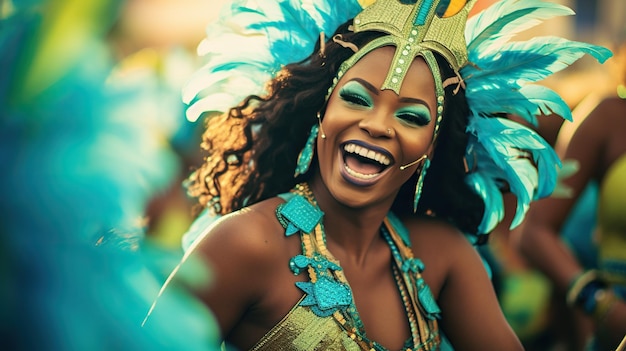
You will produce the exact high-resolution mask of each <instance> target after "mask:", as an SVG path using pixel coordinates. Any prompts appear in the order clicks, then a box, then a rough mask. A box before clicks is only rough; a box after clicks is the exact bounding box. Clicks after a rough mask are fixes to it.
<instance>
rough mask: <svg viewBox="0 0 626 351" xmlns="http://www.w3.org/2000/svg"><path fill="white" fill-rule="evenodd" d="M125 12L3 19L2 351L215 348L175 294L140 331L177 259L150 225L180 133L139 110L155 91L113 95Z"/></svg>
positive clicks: (213, 332) (82, 8)
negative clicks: (112, 34) (116, 36)
mask: <svg viewBox="0 0 626 351" xmlns="http://www.w3.org/2000/svg"><path fill="white" fill-rule="evenodd" d="M120 4H121V2H120V1H107V0H97V1H96V0H94V1H89V2H84V1H78V0H72V1H62V0H50V1H14V2H12V3H10V4H8V5H6V4H5V6H4V7H3V13H2V17H1V18H0V20H1V22H0V26H1V27H0V29H1V30H0V51H1V53H2V55H0V65H1V71H2V72H3V73H2V74H3V77H2V79H0V106H1V109H0V123H1V127H0V134H1V135H0V162H1V164H2V165H3V166H4V167H3V168H4V174H3V177H2V178H3V179H2V182H0V193H1V194H2V200H1V201H0V213H1V215H2V218H3V219H2V221H1V224H0V228H1V230H2V237H1V239H0V243H1V246H0V251H1V252H0V257H2V259H1V261H0V262H1V265H0V272H1V274H2V278H3V279H2V280H3V283H2V287H1V288H0V304H2V306H0V311H1V312H0V313H2V319H1V320H2V323H1V326H2V327H1V329H0V330H1V331H0V337H1V338H2V345H3V348H6V349H11V350H21V349H24V350H38V349H45V350H144V349H146V350H149V349H177V350H211V349H218V346H217V345H216V340H217V327H216V326H215V324H214V321H213V319H212V317H211V315H210V312H209V311H206V310H204V309H203V307H202V305H201V304H199V303H198V301H196V300H195V299H194V298H192V297H191V296H189V295H187V294H185V293H184V292H182V291H179V290H176V289H172V291H171V293H170V294H168V295H166V296H163V297H162V299H161V302H160V309H159V311H158V313H155V314H154V315H153V316H152V318H151V320H150V323H147V324H146V326H144V327H142V326H141V322H142V320H143V318H144V317H145V315H146V313H147V311H148V308H149V307H150V304H151V303H152V301H153V299H154V297H155V296H156V294H157V292H158V290H159V288H160V286H161V284H162V283H163V281H164V277H165V274H166V273H167V272H168V271H169V270H170V269H171V266H172V263H171V262H176V261H177V260H178V259H179V258H180V255H181V254H182V253H180V252H178V251H174V252H170V251H168V250H164V249H160V248H158V247H154V246H151V245H149V244H148V242H147V241H146V238H145V223H144V219H145V211H146V205H147V203H148V201H149V200H150V199H151V198H152V197H153V196H154V195H155V194H157V193H158V192H160V191H163V189H165V188H167V187H168V186H169V185H170V183H171V182H172V181H173V180H174V179H175V175H176V172H177V169H178V167H179V162H180V160H179V159H178V156H177V155H176V153H175V152H174V151H173V150H172V148H171V146H170V144H169V143H168V142H167V139H168V138H170V137H172V135H173V134H174V131H171V134H170V135H167V134H164V131H163V130H162V129H159V128H158V125H159V123H158V121H155V120H154V119H153V118H154V117H153V116H152V115H151V114H149V113H145V112H146V111H145V110H144V109H142V107H143V106H145V102H146V99H148V100H152V99H154V98H155V97H156V96H155V95H151V94H150V93H148V94H146V92H147V91H148V87H147V86H146V85H145V84H142V83H141V82H137V83H136V84H134V85H130V86H119V85H117V86H116V85H114V84H108V83H107V82H108V79H109V78H110V75H111V72H112V69H113V67H114V64H115V62H114V61H113V60H112V58H111V53H110V52H109V51H110V50H109V48H108V46H107V43H106V41H105V35H106V33H107V31H108V30H109V28H110V26H111V25H112V24H113V22H114V21H115V18H116V15H117V11H118V10H119V6H120ZM7 9H8V10H7ZM173 96H175V99H176V100H177V96H176V95H173ZM176 109H177V107H173V108H172V110H176ZM173 117H175V118H182V108H180V110H179V115H176V116H173ZM197 274H198V276H205V277H207V279H209V276H208V273H206V272H197ZM200 283H206V282H200Z"/></svg>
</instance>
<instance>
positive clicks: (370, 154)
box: [343, 144, 391, 172]
mask: <svg viewBox="0 0 626 351" xmlns="http://www.w3.org/2000/svg"><path fill="white" fill-rule="evenodd" d="M343 149H344V150H345V151H346V152H348V153H351V154H356V155H359V156H362V157H366V158H369V159H370V160H374V161H376V162H378V163H380V164H382V165H385V166H389V164H390V163H391V160H390V159H389V158H388V157H387V156H385V155H383V154H381V153H379V152H376V151H374V150H369V149H366V148H364V147H362V146H359V145H356V144H346V145H344V147H343ZM351 171H352V170H351ZM353 172H354V171H353Z"/></svg>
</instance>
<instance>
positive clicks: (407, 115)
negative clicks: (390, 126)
mask: <svg viewBox="0 0 626 351" xmlns="http://www.w3.org/2000/svg"><path fill="white" fill-rule="evenodd" d="M417 110H420V111H407V110H403V111H398V112H396V118H398V119H400V121H402V122H404V123H407V124H410V125H413V126H425V125H427V124H428V123H430V113H428V111H427V110H426V109H425V108H424V109H421V108H420V109H417ZM421 110H425V111H421Z"/></svg>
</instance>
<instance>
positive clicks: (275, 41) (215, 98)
mask: <svg viewBox="0 0 626 351" xmlns="http://www.w3.org/2000/svg"><path fill="white" fill-rule="evenodd" d="M474 2H475V0H469V1H463V0H462V1H454V0H450V1H445V0H442V1H437V0H401V1H399V0H378V1H365V0H363V1H359V2H357V1H356V0H344V1H332V0H308V1H304V0H256V1H234V2H233V3H232V4H230V5H228V6H227V7H226V8H225V10H224V12H223V14H222V16H221V17H220V19H219V20H218V21H217V22H216V23H214V24H213V25H211V26H210V27H209V28H208V34H209V36H208V37H207V38H206V39H205V40H204V41H203V42H202V43H201V44H200V47H199V53H200V55H202V56H205V57H206V58H207V60H208V61H207V64H206V66H204V67H203V68H202V69H201V70H199V71H198V72H197V74H196V75H194V76H193V77H192V79H191V80H190V82H189V84H188V85H187V87H186V88H185V89H184V91H183V99H184V101H185V102H186V103H190V104H191V106H190V107H189V108H188V110H187V114H188V118H189V119H190V120H192V121H195V120H196V119H198V117H199V116H200V115H201V114H203V113H207V112H208V113H212V112H226V111H227V110H228V109H229V108H230V107H232V106H236V105H237V104H238V103H239V102H240V101H241V100H243V99H244V98H245V97H246V96H248V95H252V94H257V95H263V93H264V84H265V83H266V82H267V81H268V80H270V79H271V78H272V77H274V76H275V74H276V73H278V71H279V70H280V69H281V67H282V66H283V65H286V64H289V63H294V62H299V61H301V60H304V59H305V58H306V57H308V56H309V55H310V54H311V53H312V52H313V48H314V46H315V42H316V40H317V39H318V38H320V37H321V38H322V39H323V38H324V36H325V35H328V34H331V33H334V32H335V30H336V29H337V28H338V27H339V25H341V24H343V23H345V22H347V21H348V20H350V19H354V21H353V23H352V26H351V30H352V31H354V32H361V31H370V30H372V31H378V32H383V33H385V34H386V35H383V36H381V37H379V38H377V39H374V40H372V41H371V42H370V43H368V44H366V45H364V46H363V47H361V48H356V47H354V48H352V50H353V51H354V54H353V55H352V56H351V57H350V58H348V59H347V60H346V61H344V62H343V63H342V65H341V66H340V68H339V70H338V72H337V76H336V78H335V79H334V81H333V84H332V86H330V87H329V90H328V95H327V99H328V97H329V96H330V94H331V93H332V91H333V89H334V87H335V84H337V82H338V81H339V79H340V78H341V77H342V75H343V74H344V73H345V72H347V71H348V70H349V69H350V68H351V67H352V66H353V65H354V64H355V63H356V62H358V60H359V59H361V58H362V57H363V56H365V55H366V54H367V53H369V52H371V51H372V50H374V49H376V48H379V47H383V46H393V47H395V55H394V58H393V60H392V64H391V67H390V68H389V71H388V74H387V78H386V79H385V81H384V83H383V87H382V88H381V89H389V90H393V91H395V92H396V93H398V92H399V90H400V86H401V85H402V82H403V80H404V76H405V74H406V72H407V71H408V67H409V65H410V64H411V62H413V60H414V59H415V58H416V57H418V56H419V57H421V58H423V59H424V61H425V62H426V64H427V65H428V66H429V68H430V70H431V72H432V73H433V76H434V81H435V92H436V96H437V119H436V125H435V131H434V137H433V140H435V139H436V137H437V135H438V132H439V125H440V122H441V120H442V118H444V102H445V101H444V100H445V96H444V88H445V87H446V86H450V85H453V86H455V89H456V90H457V91H458V89H464V90H465V94H466V97H467V102H468V105H469V108H470V116H469V123H468V127H467V133H468V135H469V141H468V146H467V149H466V155H465V159H466V161H467V168H468V171H467V175H466V182H467V184H468V185H469V186H470V187H471V188H472V189H474V190H475V191H476V193H478V194H479V195H480V196H481V198H482V199H483V201H484V203H485V211H484V216H483V218H482V222H481V223H480V225H479V228H478V232H479V234H478V235H473V234H471V235H469V234H468V238H469V239H470V240H471V241H472V242H474V243H475V242H476V241H478V240H479V237H480V235H482V234H487V233H489V232H490V231H491V230H492V229H493V228H494V227H495V226H496V225H497V224H498V223H499V222H500V221H501V220H502V218H503V215H504V205H503V201H502V195H501V191H502V189H505V188H506V189H508V190H510V191H511V192H512V193H514V194H515V195H516V197H517V199H518V206H517V212H516V215H515V218H514V220H513V223H512V226H516V225H518V224H519V223H520V222H521V221H522V219H523V216H524V214H525V212H526V211H527V209H528V206H529V204H530V202H531V201H532V200H536V199H538V198H541V197H544V196H547V195H549V194H550V193H551V191H552V190H553V188H554V186H555V184H556V167H557V165H560V161H559V159H558V157H557V156H556V154H555V152H554V151H553V149H552V148H551V147H550V146H549V145H548V144H547V143H546V142H545V141H544V140H543V139H542V138H541V137H540V136H538V135H537V134H536V133H535V132H534V131H532V130H531V129H529V128H526V127H524V126H522V125H521V124H519V123H515V122H513V121H511V120H509V119H506V118H498V117H496V116H501V115H506V114H511V115H517V116H520V117H522V118H523V119H525V120H526V121H528V122H529V123H532V124H536V117H535V116H537V115H540V114H550V113H554V114H557V115H559V116H561V117H563V118H566V119H570V118H571V113H570V110H569V108H568V106H567V105H566V104H565V102H564V101H563V100H562V99H561V98H560V97H559V96H558V95H557V94H556V93H555V92H553V91H551V90H550V89H548V88H545V87H542V86H538V85H533V84H531V83H533V82H536V81H540V80H542V79H544V78H546V77H547V76H549V75H551V74H552V73H554V72H557V71H559V70H561V69H563V68H565V67H567V66H568V65H570V64H571V63H573V62H574V61H576V60H577V59H579V58H580V57H582V56H583V55H584V54H585V53H587V54H590V55H592V56H593V57H595V58H596V59H597V60H598V61H602V62H603V61H604V60H606V59H607V58H608V57H610V56H611V53H610V51H608V50H607V49H605V48H602V47H597V46H593V45H589V44H585V43H578V42H572V41H568V40H565V39H561V38H554V37H541V38H534V39H531V40H529V41H524V42H511V41H510V39H511V38H512V37H513V36H514V35H515V34H517V33H519V32H521V31H523V30H526V29H528V28H530V27H532V26H534V25H536V24H538V23H540V22H541V20H544V19H547V18H551V17H554V16H560V15H570V14H572V13H573V12H572V11H571V10H570V9H568V8H566V7H564V6H561V5H556V4H551V3H546V2H542V1H538V0H504V1H501V2H499V3H497V4H495V5H493V6H492V7H490V8H489V9H487V10H485V11H484V12H482V13H480V14H478V15H477V16H474V17H473V18H471V19H469V21H468V20H467V17H468V14H469V11H470V9H471V7H472V5H473V4H474ZM233 43H236V46H233ZM346 46H347V48H346V50H349V49H350V48H351V47H350V45H349V44H348V45H346ZM353 46H354V45H353ZM322 47H323V45H322ZM320 55H323V52H320ZM435 55H439V56H441V57H443V58H444V59H445V60H446V61H447V63H448V64H449V65H450V67H452V69H453V70H454V72H455V73H456V77H452V78H447V79H445V80H444V79H443V77H441V74H440V72H439V68H438V65H437V62H436V61H435ZM294 123H298V122H297V121H296V120H294ZM261 128H262V126H261ZM318 132H320V131H319V130H318V126H317V125H314V126H313V127H312V129H311V134H310V135H311V137H310V138H309V141H308V142H307V146H306V147H305V148H304V150H303V151H302V153H301V156H300V158H299V160H298V166H297V168H296V170H295V171H296V174H302V173H305V172H307V170H308V165H309V164H310V163H311V160H312V158H313V154H314V150H313V149H314V146H313V144H314V141H315V138H316V137H317V133H318ZM322 137H324V136H323V134H322ZM418 161H419V162H421V166H420V167H418V172H419V177H418V183H417V188H416V192H415V200H414V207H416V206H417V202H418V201H419V195H420V192H421V184H422V182H423V178H424V177H425V176H426V170H427V168H428V164H429V160H428V159H427V158H425V159H420V160H418ZM306 189H307V188H306V185H305V184H300V185H298V186H297V187H296V188H295V189H294V190H293V191H292V192H291V193H289V194H286V195H282V196H281V197H283V199H284V200H285V201H286V202H285V203H283V204H282V205H280V206H279V207H278V208H277V218H278V220H279V222H281V224H283V226H284V227H285V233H286V235H293V234H296V233H298V234H299V235H300V237H301V240H302V247H303V249H302V254H301V255H297V256H295V257H293V258H292V259H291V261H290V262H289V263H288V264H289V266H290V268H291V269H292V271H293V272H294V274H299V273H300V272H302V271H304V270H307V271H308V273H309V278H310V281H309V282H304V283H302V282H300V283H296V284H297V286H298V287H299V288H300V289H301V290H302V291H303V293H304V295H303V298H302V299H301V300H300V301H299V302H298V304H297V305H296V306H294V308H293V309H292V310H291V311H290V312H289V314H288V315H287V316H286V317H285V318H284V319H283V320H282V321H281V322H280V323H279V324H278V325H277V326H275V327H274V328H273V329H272V330H271V331H270V332H269V333H268V334H266V335H265V337H263V338H262V340H261V341H260V342H259V344H257V345H256V346H255V348H254V349H255V350H265V349H275V348H276V347H277V346H276V345H279V346H280V347H281V349H286V350H321V349H325V350H326V349H329V350H344V349H347V350H370V349H375V350H382V349H384V348H383V347H382V346H380V345H379V344H377V343H376V342H374V341H371V340H368V338H367V336H366V335H365V331H364V328H363V326H362V323H361V322H360V319H359V317H358V312H357V311H356V309H355V306H354V303H353V299H352V293H351V290H350V287H349V285H348V284H347V281H346V280H345V277H343V274H342V270H341V267H340V266H339V263H338V262H337V261H336V260H335V259H334V258H333V257H332V255H331V254H330V253H329V252H328V250H327V249H326V247H325V239H324V230H323V213H322V212H321V210H320V209H319V208H317V205H316V203H315V199H314V198H313V197H312V194H310V193H309V192H308V191H307V190H306ZM203 216H210V214H209V213H208V212H207V213H205V214H204V215H203ZM201 220H203V219H201ZM198 229H199V230H198V231H197V232H198V233H201V232H206V228H198ZM196 234H197V233H196ZM381 235H382V236H383V238H384V239H385V240H386V241H387V243H388V244H389V247H390V248H391V251H392V252H393V261H394V262H393V263H394V265H393V273H394V277H396V283H397V285H398V288H399V289H400V291H401V295H402V298H403V302H404V303H405V308H406V312H407V316H408V318H409V321H410V325H411V338H410V340H408V341H407V343H406V347H405V349H407V350H409V349H410V350H431V349H432V350H435V349H440V348H442V346H441V345H440V343H441V342H442V341H441V340H442V339H443V336H442V335H440V333H439V331H438V326H437V319H438V318H439V307H438V306H437V303H436V301H435V300H434V298H433V296H432V294H431V293H430V289H429V288H428V286H427V285H426V284H425V282H424V281H423V279H422V278H421V272H422V270H423V269H424V266H423V264H422V263H421V261H420V260H419V259H417V258H414V257H412V255H411V250H410V246H411V243H410V242H409V240H408V235H407V233H406V229H404V228H403V227H402V224H401V223H400V221H398V220H397V219H395V217H394V216H393V214H392V213H389V215H388V216H387V219H386V220H385V222H384V223H383V225H382V227H381ZM285 264H287V262H286V263H285Z"/></svg>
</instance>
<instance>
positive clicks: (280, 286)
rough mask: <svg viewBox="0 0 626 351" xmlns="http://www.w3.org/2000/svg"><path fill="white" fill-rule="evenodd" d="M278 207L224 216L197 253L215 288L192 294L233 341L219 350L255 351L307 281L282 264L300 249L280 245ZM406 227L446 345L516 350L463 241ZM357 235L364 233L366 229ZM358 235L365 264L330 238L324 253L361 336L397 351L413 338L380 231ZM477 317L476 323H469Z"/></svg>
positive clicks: (289, 241)
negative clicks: (338, 269) (351, 302)
mask: <svg viewBox="0 0 626 351" xmlns="http://www.w3.org/2000/svg"><path fill="white" fill-rule="evenodd" d="M280 202H282V200H280V199H277V198H274V199H270V200H266V201H264V202H261V203H259V204H256V205H253V206H251V207H250V208H249V209H248V210H244V211H243V212H236V213H234V214H231V215H228V216H226V217H225V218H224V219H223V220H222V221H221V222H220V225H218V226H216V229H215V230H213V231H212V232H211V233H210V235H208V236H206V237H205V238H203V239H202V241H201V242H200V244H199V246H198V248H197V249H196V252H195V253H194V254H195V255H199V256H201V257H203V258H205V259H206V260H207V263H208V264H210V266H211V267H212V269H213V273H214V285H213V286H212V287H211V288H210V289H207V290H205V291H201V292H198V293H199V295H200V297H201V298H202V299H203V301H204V302H205V303H206V304H207V305H208V306H211V309H212V311H213V313H214V315H215V317H216V318H217V320H218V321H219V325H220V329H221V330H223V331H230V332H228V333H227V335H225V337H226V340H228V341H229V342H231V343H232V344H233V345H235V346H236V347H238V348H239V349H242V350H245V349H248V348H250V347H252V346H253V345H254V344H255V343H256V342H257V341H258V340H259V339H260V338H261V337H262V336H263V335H265V333H267V332H268V331H269V330H270V329H271V328H272V327H273V326H274V325H276V324H277V323H278V322H279V321H280V320H281V319H282V318H283V317H284V316H285V315H286V314H287V313H288V312H289V310H290V309H291V308H292V307H293V306H294V305H295V304H296V303H297V302H298V300H299V299H300V298H301V297H302V292H301V291H300V290H299V289H298V288H296V286H295V282H296V281H307V280H308V277H307V276H306V274H300V275H298V276H294V275H293V274H292V272H291V271H290V270H289V268H288V265H287V264H286V262H288V261H289V259H290V258H291V257H293V256H295V255H297V254H299V253H301V247H300V240H299V238H298V237H297V236H291V237H286V236H285V235H284V229H283V228H282V226H281V225H280V224H279V223H278V221H277V220H276V217H275V212H274V210H275V207H276V206H277V205H278V204H279V203H280ZM331 213H333V212H327V215H326V217H327V221H330V220H332V217H334V216H332V215H330V214H331ZM368 222H369V221H368ZM372 222H373V220H372ZM247 223H255V225H254V226H250V225H247ZM256 224H258V225H256ZM405 224H406V225H407V227H408V229H409V230H410V232H411V240H412V242H413V253H414V255H415V256H416V257H420V259H422V261H423V262H424V263H425V265H426V267H427V269H426V270H425V271H424V274H423V276H424V279H425V280H426V282H427V283H428V285H429V286H430V288H431V289H432V291H433V294H434V296H435V298H436V299H437V300H438V303H439V305H440V307H441V308H442V310H443V319H442V324H441V327H442V329H443V330H444V331H445V333H446V335H447V336H448V338H449V339H450V340H451V341H452V342H453V343H454V342H455V340H463V343H462V344H459V346H456V348H457V349H458V350H475V349H484V350H489V349H491V350H520V349H521V346H520V345H519V344H518V341H517V339H516V338H515V336H514V335H513V334H512V331H511V329H510V328H509V327H508V325H507V324H506V321H505V320H504V317H503V316H502V313H501V311H500V310H499V308H498V305H497V301H496V296H495V293H494V292H493V290H492V289H491V287H490V281H489V278H488V276H487V274H486V272H485V268H484V266H483V263H482V261H481V259H480V257H479V256H478V254H477V253H476V251H475V250H474V248H473V247H472V246H471V245H470V244H469V243H468V241H467V239H465V237H464V236H463V235H462V234H461V233H459V232H458V231H457V230H456V229H454V228H453V227H451V226H449V225H447V224H444V223H441V222H438V221H436V220H427V221H422V220H415V219H412V220H410V221H408V222H405ZM359 225H360V226H362V227H364V228H367V226H366V223H365V222H361V223H359ZM348 226H353V227H354V223H351V224H349V225H348V224H346V227H348ZM374 228H376V227H374ZM354 230H356V228H354ZM361 230H362V231H361V232H360V233H359V235H361V236H362V237H368V238H371V240H369V242H370V245H368V249H367V251H366V253H365V254H366V255H365V257H366V259H364V260H361V259H360V258H359V255H357V254H356V253H355V252H349V251H346V250H341V249H340V246H339V245H338V244H337V243H336V242H335V241H334V240H333V239H332V238H333V237H332V236H331V233H330V232H329V233H328V234H327V235H328V247H329V250H330V251H331V252H332V253H333V255H334V256H335V257H336V258H337V259H339V260H340V262H341V266H342V268H343V270H344V272H345V275H346V277H347V279H348V281H349V283H350V286H351V288H352V290H353V293H354V299H355V303H356V306H357V309H358V311H359V314H360V317H361V319H362V320H363V323H364V325H365V328H366V332H367V334H368V336H369V337H370V338H371V339H373V340H376V341H377V342H379V343H380V344H382V345H383V346H385V347H387V348H389V349H392V350H393V349H400V348H401V346H402V345H403V344H404V341H405V340H406V339H407V338H408V337H409V335H410V334H409V329H408V323H407V322H406V314H405V311H404V307H403V305H402V302H401V300H400V295H399V293H398V290H397V288H396V285H395V282H394V281H393V277H392V276H391V270H390V269H389V267H390V264H391V254H390V250H389V247H388V246H387V244H386V243H385V242H384V241H383V240H382V239H381V237H380V235H379V232H378V230H377V229H376V230H367V231H366V230H363V229H362V228H361ZM442 247H445V248H446V251H445V255H444V254H442V252H441V248H442ZM233 257H236V259H233ZM450 258H454V259H452V260H451V259H450ZM251 272H253V274H251ZM242 276H244V277H245V279H242V278H241V277H242ZM470 291H471V292H473V293H471V294H470V293H468V292H470ZM461 297H462V298H461ZM224 301H228V303H224ZM448 311H450V312H448ZM381 316H384V317H383V318H381ZM478 316H480V323H476V318H477V317H478ZM487 330H489V331H490V332H485V331H487ZM485 345H491V346H490V347H492V348H490V347H485Z"/></svg>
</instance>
